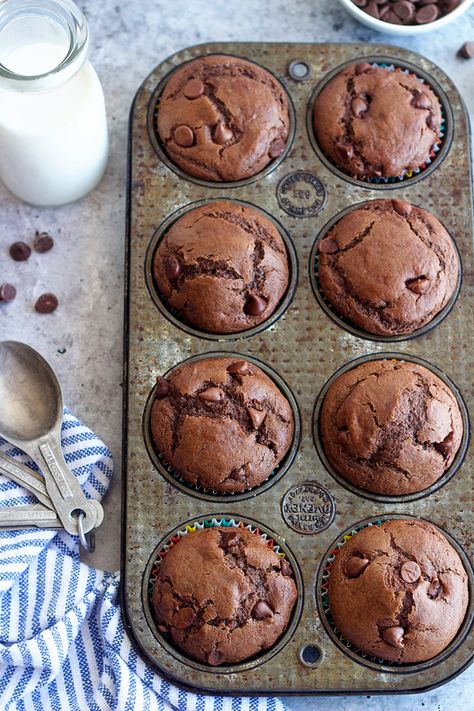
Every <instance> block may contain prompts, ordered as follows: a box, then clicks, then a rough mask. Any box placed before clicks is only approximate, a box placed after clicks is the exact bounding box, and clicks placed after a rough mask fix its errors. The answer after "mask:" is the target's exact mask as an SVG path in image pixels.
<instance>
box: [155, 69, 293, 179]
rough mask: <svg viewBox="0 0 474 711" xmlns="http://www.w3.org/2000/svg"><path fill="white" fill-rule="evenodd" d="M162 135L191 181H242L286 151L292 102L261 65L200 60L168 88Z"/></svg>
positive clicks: (159, 121) (161, 108)
mask: <svg viewBox="0 0 474 711" xmlns="http://www.w3.org/2000/svg"><path fill="white" fill-rule="evenodd" d="M157 129H158V133H159V136H160V139H161V141H162V143H163V146H164V149H165V151H166V153H167V154H168V155H169V157H170V158H171V160H172V161H173V162H174V163H176V165H178V166H179V167H180V168H181V169H182V170H184V171H185V172H186V173H188V174H189V175H192V176H194V177H197V178H203V179H205V180H211V181H234V180H241V179H242V178H247V177H249V176H252V175H255V174H256V173H258V172H259V171H261V170H263V168H265V166H266V165H267V164H268V163H269V162H270V161H271V160H273V159H274V158H276V157H277V156H279V155H281V154H282V153H283V151H284V150H285V147H286V141H287V138H288V131H289V114H288V99H287V96H286V93H285V91H284V89H283V87H282V86H281V84H280V83H279V82H278V81H277V80H276V79H275V78H274V77H273V76H272V75H271V74H270V73H269V72H267V71H266V70H265V69H263V68H262V67H260V66H258V65H257V64H253V63H252V62H248V61H246V60H244V59H240V58H238V57H229V56H224V55H209V56H206V57H200V58H198V59H195V60H193V61H192V62H188V63H186V64H184V65H183V66H182V67H180V68H179V69H177V70H176V71H175V72H174V73H173V75H172V76H171V78H170V80H169V81H168V83H167V84H166V87H165V89H164V91H163V94H162V96H161V98H160V102H159V106H158V117H157Z"/></svg>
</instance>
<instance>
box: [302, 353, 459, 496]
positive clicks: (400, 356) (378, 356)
mask: <svg viewBox="0 0 474 711" xmlns="http://www.w3.org/2000/svg"><path fill="white" fill-rule="evenodd" d="M373 360H399V361H405V362H407V363H416V364H418V365H422V366H423V367H425V368H427V369H428V370H430V371H431V372H432V373H434V374H435V375H437V376H438V378H439V379H440V380H442V381H443V383H445V385H446V386H447V387H448V388H449V389H450V390H451V391H452V393H453V395H454V397H455V398H456V402H457V404H458V407H459V411H460V413H461V418H462V425H463V434H462V439H461V444H460V445H459V449H458V451H457V452H456V456H455V457H454V459H453V461H452V463H451V466H450V467H449V468H448V469H447V470H446V471H445V472H444V474H443V475H442V476H441V477H440V478H439V479H438V480H437V481H435V482H434V483H433V484H431V486H429V487H428V488H427V489H423V490H422V491H417V492H414V493H412V494H404V495H403V496H388V495H385V494H374V493H373V492H370V491H365V490H364V489H360V488H359V487H357V486H355V485H354V484H352V483H351V482H350V481H347V479H344V477H343V476H342V475H341V474H339V472H337V471H336V469H335V468H334V467H333V466H332V464H331V463H330V461H329V459H328V458H327V457H326V453H325V451H324V447H323V443H322V438H321V434H320V428H319V418H320V413H321V407H322V404H323V401H324V398H325V396H326V393H327V391H328V389H329V387H330V386H331V385H332V384H333V382H334V381H335V380H336V379H337V378H338V377H339V376H340V375H342V374H343V373H347V371H349V370H352V369H353V368H356V367H357V366H358V365H362V364H363V363H369V362H370V361H373ZM469 437H470V424H469V415H468V411H467V408H466V404H465V402H464V400H463V398H462V395H461V393H460V392H459V390H458V388H457V387H456V385H455V384H454V383H453V381H452V380H451V379H450V378H448V376H447V375H446V374H445V373H443V371H442V370H440V369H439V368H437V367H436V366H435V365H433V364H432V363H429V362H428V361H426V360H424V359H423V358H418V357H417V356H414V355H411V354H408V353H384V352H382V353H372V354H371V355H367V356H362V357H359V358H354V359H353V360H350V361H349V362H348V363H346V364H345V365H343V366H342V367H341V368H339V369H338V370H336V372H335V373H333V375H331V377H330V378H329V380H327V381H326V383H325V384H324V386H323V388H322V390H321V392H320V393H319V395H318V397H317V399H316V403H315V406H314V412H313V440H314V445H315V447H316V451H317V453H318V456H319V458H320V460H321V462H322V464H323V465H324V467H325V469H326V470H327V471H328V472H329V473H330V474H331V476H332V477H333V478H334V479H335V480H336V481H337V482H338V483H339V484H340V485H341V486H343V487H344V488H345V489H347V490H349V491H351V492H352V493H353V494H356V495H357V496H360V497H362V498H364V499H370V500H371V501H378V502H380V503H384V504H399V503H400V504H403V503H408V502H410V501H417V500H419V499H424V498H425V497H427V496H430V495H431V494H434V492H435V491H438V489H441V487H442V486H444V485H445V484H447V483H448V481H449V480H450V479H451V478H452V477H453V476H454V475H455V474H456V472H457V471H458V469H459V468H460V466H461V464H462V463H463V460H464V457H465V455H466V451H467V447H468V444H469Z"/></svg>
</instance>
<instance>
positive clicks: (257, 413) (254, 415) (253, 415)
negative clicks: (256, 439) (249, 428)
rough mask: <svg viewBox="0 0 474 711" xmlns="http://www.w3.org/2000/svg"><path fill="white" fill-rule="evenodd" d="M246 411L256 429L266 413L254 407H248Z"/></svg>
mask: <svg viewBox="0 0 474 711" xmlns="http://www.w3.org/2000/svg"><path fill="white" fill-rule="evenodd" d="M247 412H248V413H249V415H250V419H251V421H252V425H253V427H254V429H256V430H258V428H259V427H260V425H261V424H262V422H263V421H264V419H265V418H266V416H267V413H266V412H262V410H256V409H255V408H254V407H248V408H247Z"/></svg>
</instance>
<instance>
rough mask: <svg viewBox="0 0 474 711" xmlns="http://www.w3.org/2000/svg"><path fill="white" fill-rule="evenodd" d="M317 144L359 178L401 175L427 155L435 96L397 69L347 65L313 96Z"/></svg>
mask: <svg viewBox="0 0 474 711" xmlns="http://www.w3.org/2000/svg"><path fill="white" fill-rule="evenodd" d="M313 123H314V130H315V133H316V137H317V139H318V143H319V145H320V146H321V148H322V150H323V152H324V153H325V154H326V155H327V157H328V158H329V159H330V160H331V161H332V162H333V163H334V164H335V165H336V166H338V167H339V168H341V170H343V171H344V172H346V173H349V175H352V176H354V177H359V178H375V177H384V178H390V177H394V178H395V177H402V176H403V175H404V174H405V173H407V172H409V171H412V170H417V169H418V168H420V167H422V166H423V165H424V164H425V163H426V161H427V160H428V159H429V158H430V152H431V150H432V148H433V146H434V145H435V143H436V141H437V139H438V137H439V132H440V127H441V107H440V103H439V101H438V98H437V97H436V95H435V94H434V93H433V91H432V90H431V89H430V87H429V86H427V85H426V84H424V83H423V82H422V81H420V79H418V78H417V77H415V76H414V75H413V74H405V72H402V71H400V70H395V71H392V70H390V69H386V68H382V67H373V66H372V65H371V64H368V63H366V62H364V63H361V64H351V65H350V66H348V67H347V68H346V69H344V71H342V72H341V73H340V74H337V75H336V76H335V77H334V78H333V79H331V81H329V83H328V84H327V85H326V86H325V87H324V89H323V90H322V91H321V93H320V94H319V95H318V96H317V98H316V101H315V102H314V108H313Z"/></svg>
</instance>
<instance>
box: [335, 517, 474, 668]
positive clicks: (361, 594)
mask: <svg viewBox="0 0 474 711" xmlns="http://www.w3.org/2000/svg"><path fill="white" fill-rule="evenodd" d="M328 592H329V604H330V608H331V614H332V616H333V619H334V622H335V624H336V627H337V628H338V630H339V631H340V632H342V634H343V635H345V636H346V637H347V639H348V640H349V642H351V643H352V644H353V645H355V646H356V647H358V648H359V649H360V650H361V651H362V652H366V653H367V654H371V655H374V656H376V657H379V658H381V659H386V660H390V661H398V662H404V663H414V662H422V661H425V660H427V659H432V657H434V656H436V655H437V654H439V653H440V652H441V651H442V650H443V649H445V647H447V646H448V644H449V643H450V642H451V640H452V639H453V638H454V637H455V635H456V633H457V632H458V630H459V628H460V627H461V624H462V622H463V619H464V616H465V614H466V609H467V604H468V599H469V593H468V581H467V574H466V571H465V570H464V567H463V565H462V562H461V559H460V558H459V556H458V554H457V553H456V551H455V550H454V548H453V547H452V546H451V544H450V543H448V541H447V540H446V538H445V537H444V536H443V535H442V534H441V533H440V532H439V531H438V530H437V529H436V528H434V526H431V525H430V524H429V523H426V522H425V521H414V520H410V521H404V520H392V521H388V522H385V523H382V524H381V525H377V526H369V527H367V528H364V529H362V530H361V531H359V532H358V533H357V534H356V535H354V536H353V537H352V538H351V539H350V540H349V541H348V542H347V543H346V544H345V545H344V546H343V547H342V548H341V549H340V550H339V551H338V553H336V559H335V561H334V563H333V565H332V567H331V573H330V575H329V586H328Z"/></svg>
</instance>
